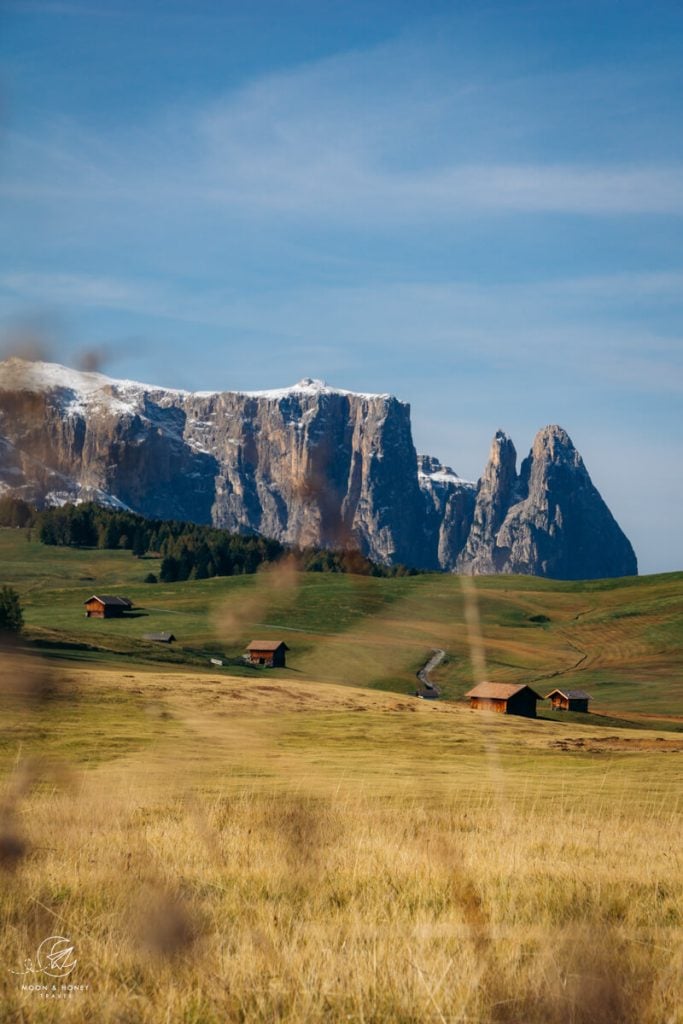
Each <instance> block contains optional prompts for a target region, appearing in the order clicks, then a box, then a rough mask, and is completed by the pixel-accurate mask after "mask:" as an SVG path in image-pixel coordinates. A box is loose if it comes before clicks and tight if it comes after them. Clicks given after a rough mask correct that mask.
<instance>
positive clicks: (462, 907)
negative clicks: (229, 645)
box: [0, 666, 683, 1024]
mask: <svg viewBox="0 0 683 1024" xmlns="http://www.w3.org/2000/svg"><path fill="white" fill-rule="evenodd" d="M23 670H26V666H24V667H23ZM21 671H22V668H21V666H19V667H17V668H16V670H15V671H14V672H13V678H17V679H18V678H20V675H21ZM48 671H49V673H50V681H51V684H52V686H51V689H52V695H51V696H50V697H49V698H47V699H44V700H42V701H33V702H31V701H30V700H29V701H26V700H24V701H23V702H19V704H18V705H16V706H15V708H14V710H13V711H12V713H11V714H10V715H9V716H7V715H5V716H3V719H2V724H3V728H4V730H5V732H6V731H7V728H8V726H9V727H10V728H11V727H12V726H14V727H17V726H18V725H19V724H21V725H22V726H23V728H24V733H23V734H22V736H21V749H19V750H18V749H17V747H18V744H17V742H16V740H17V739H18V737H17V736H16V735H15V736H14V738H13V740H12V742H10V743H9V744H8V745H7V746H6V747H5V748H4V749H2V750H0V767H1V768H2V769H3V772H7V769H8V768H9V769H10V770H11V768H12V765H13V764H15V763H17V765H18V766H17V768H16V769H15V770H14V772H13V773H12V774H10V775H9V779H8V781H7V783H6V786H5V791H4V798H3V808H2V814H0V850H1V849H2V841H3V829H4V830H5V834H7V833H9V835H13V836H17V835H18V836H19V837H20V838H21V840H22V841H23V842H25V843H26V849H25V853H24V855H23V856H22V857H21V858H20V860H19V863H18V864H17V865H15V869H14V871H13V873H11V874H8V873H7V872H3V870H2V868H3V865H2V864H1V863H0V958H1V959H2V961H3V962H4V963H6V964H8V965H12V968H14V965H17V967H18V966H19V965H20V964H22V962H23V960H24V958H25V957H26V956H28V955H31V953H32V952H33V951H34V950H35V948H36V946H37V945H38V943H39V942H40V941H42V939H43V938H44V937H45V936H46V935H48V934H54V932H55V930H56V931H57V933H60V934H61V933H64V934H66V935H69V936H70V937H71V941H73V942H75V943H76V946H77V955H78V957H79V964H78V967H77V971H76V972H74V977H73V980H74V982H75V983H77V984H89V985H90V990H89V991H88V992H86V993H85V994H82V995H80V996H79V997H78V999H74V1000H73V1001H72V1002H70V1003H68V1004H67V1003H65V1004H61V1005H59V1004H55V1003H40V1002H39V1001H38V1000H37V999H36V997H35V996H34V995H31V994H29V993H23V992H22V991H21V990H20V988H19V985H18V983H17V981H16V980H15V979H14V978H13V976H11V975H10V974H8V972H7V971H5V972H3V973H2V975H0V1005H2V1006H3V1007H4V1016H3V1017H2V1019H3V1021H7V1022H12V1024H20V1022H21V1024H23V1022H25V1021H27V1020H30V1021H36V1022H38V1021H41V1022H55V1024H56V1022H60V1021H69V1022H73V1024H76V1022H79V1024H84V1022H85V1024H120V1022H121V1021H130V1022H132V1021H135V1022H136V1024H156V1022H157V1021H158V1020H160V1019H163V1020H166V1021H169V1024H176V1022H177V1024H219V1022H220V1024H226V1022H235V1024H237V1022H240V1024H244V1022H245V1021H249V1022H255V1024H273V1022H282V1024H285V1022H286V1024H303V1022H304V1021H306V1022H308V1021H321V1022H322V1021H325V1022H329V1024H336V1022H337V1021H340V1020H349V1021H355V1022H362V1021H364V1022H366V1024H369V1022H373V1024H396V1022H398V1021H401V1022H403V1024H422V1022H423V1021H426V1020H437V1021H438V1020H449V1021H450V1020H466V1021H471V1022H477V1024H489V1022H491V1021H494V1022H497V1024H520V1022H524V1024H566V1022H567V1021H572V1022H574V1024H597V1022H598V1021H600V1022H601V1021H609V1022H610V1024H661V1022H663V1021H667V1022H671V1024H680V1022H681V1020H683V1017H681V1013H680V1011H681V1006H682V1005H683V1003H682V1002H681V999H682V998H683V993H682V992H681V975H680V972H679V970H678V963H679V959H680V956H681V945H680V939H681V924H682V918H681V906H682V905H683V902H682V900H683V890H682V888H681V870H680V868H681V858H680V850H679V849H678V844H677V843H676V839H675V837H676V836H677V835H678V833H679V831H680V785H679V779H680V766H679V761H680V758H681V756H683V738H681V737H679V736H673V735H672V734H671V733H669V734H666V733H664V732H656V731H641V732H633V731H632V730H623V729H614V730H610V732H609V735H608V734H607V731H606V730H605V729H601V728H597V727H595V726H593V725H591V724H589V723H586V722H585V721H584V722H583V723H580V724H574V725H572V726H571V727H570V728H567V726H566V725H564V724H558V723H555V722H547V721H540V722H530V721H528V720H523V719H518V720H515V719H507V718H504V717H502V716H497V715H486V714H481V713H477V712H473V711H470V710H468V709H466V708H464V707H462V706H461V705H457V704H449V703H447V702H442V703H439V704H428V703H425V702H419V701H414V700H410V701H409V700H407V699H406V698H403V697H401V696H399V695H395V694H389V693H382V692H378V691H376V690H375V691H371V690H362V689H356V688H352V687H348V686H339V685H335V684H320V683H314V682H308V681H303V682H301V681H298V682H297V683H296V685H289V684H288V683H287V682H286V681H285V678H284V677H279V678H276V677H275V674H268V675H262V676H261V677H259V678H258V679H257V680H256V681H255V682H254V683H253V685H251V686H250V687H249V690H248V694H247V693H246V692H245V686H244V684H243V682H242V680H240V679H226V678H222V677H220V676H217V675H215V674H207V673H201V672H198V671H196V670H193V671H189V672H181V671H178V670H177V669H174V670H170V671H165V670H162V669H158V670H157V671H150V670H149V669H147V670H142V671H141V670H138V669H131V670H130V671H124V670H121V669H120V668H118V667H114V668H109V669H106V668H102V667H92V666H91V667H83V666H81V667H75V668H74V667H64V668H62V669H61V670H55V669H54V668H53V669H49V670H48ZM289 678H290V682H294V678H295V677H294V676H291V677H289ZM79 709H80V711H81V712H82V713H83V714H84V716H85V717H84V718H83V720H82V723H81V724H82V728H81V731H80V742H78V737H77V732H76V730H75V728H74V725H73V723H74V720H75V719H74V716H75V715H77V714H78V713H79ZM98 709H99V711H98ZM98 715H99V718H98ZM31 732H33V735H32V734H31ZM70 739H71V740H73V741H74V742H72V743H70V742H69V740H70ZM35 754H41V755H42V757H41V759H40V760H36V759H35V756H34V755H35ZM20 755H21V756H20ZM27 755H29V756H30V760H28V761H27V760H26V757H27ZM3 816H4V817H3Z"/></svg>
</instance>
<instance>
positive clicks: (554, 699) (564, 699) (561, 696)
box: [544, 690, 592, 712]
mask: <svg viewBox="0 0 683 1024" xmlns="http://www.w3.org/2000/svg"><path fill="white" fill-rule="evenodd" d="M544 699H545V700H549V701H550V702H551V704H552V706H553V711H586V712H587V711H588V701H589V700H592V698H591V697H590V695H589V694H587V693H586V691H585V690H551V691H550V693H547V694H546V695H545V698H544Z"/></svg>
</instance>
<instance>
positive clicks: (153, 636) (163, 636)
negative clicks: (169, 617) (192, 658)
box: [142, 633, 175, 644]
mask: <svg viewBox="0 0 683 1024" xmlns="http://www.w3.org/2000/svg"><path fill="white" fill-rule="evenodd" d="M142 639H143V640H152V641H153V642H154V643H157V644H172V643H175V637H174V636H173V633H145V634H144V636H143V638H142Z"/></svg>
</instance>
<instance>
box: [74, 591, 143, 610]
mask: <svg viewBox="0 0 683 1024" xmlns="http://www.w3.org/2000/svg"><path fill="white" fill-rule="evenodd" d="M90 601H99V602H100V604H104V605H110V606H113V607H114V608H132V607H133V602H132V601H129V600H128V598H127V597H114V596H113V594H93V595H92V597H89V598H88V600H87V601H84V602H83V604H89V603H90Z"/></svg>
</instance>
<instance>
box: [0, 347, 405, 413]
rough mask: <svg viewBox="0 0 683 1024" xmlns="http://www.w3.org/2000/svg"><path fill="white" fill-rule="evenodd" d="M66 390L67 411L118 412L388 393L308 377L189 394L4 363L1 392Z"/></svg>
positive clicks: (55, 367)
mask: <svg viewBox="0 0 683 1024" xmlns="http://www.w3.org/2000/svg"><path fill="white" fill-rule="evenodd" d="M53 389H55V390H56V389H64V390H68V391H71V392H73V393H74V394H73V398H72V399H71V402H70V403H69V404H68V406H67V407H66V408H67V411H70V412H77V411H82V407H84V406H88V405H93V404H115V405H116V411H118V412H125V411H127V410H128V411H131V412H133V411H135V409H136V407H137V406H138V405H139V403H140V402H141V400H142V398H143V397H144V395H150V394H151V395H168V396H175V397H178V398H191V397H196V398H208V397H211V396H213V395H220V394H227V395H229V394H233V395H245V396H246V397H247V398H264V399H266V400H268V399H273V400H279V399H282V398H291V397H294V396H315V395H344V396H347V397H350V398H353V397H355V398H360V399H367V400H372V399H383V400H387V399H389V398H391V397H392V396H391V395H390V394H388V393H384V394H371V393H365V392H356V391H347V390H345V389H344V388H335V387H332V386H330V385H329V384H327V383H326V381H324V380H319V379H316V378H314V377H304V378H302V380H300V381H298V382H297V383H296V384H292V385H290V386H289V387H284V388H268V389H266V390H264V391H245V390H240V389H239V388H235V389H233V388H224V389H222V390H216V389H214V390H209V391H188V390H185V389H183V388H168V387H161V386H159V385H155V384H143V383H142V382H141V381H136V380H119V379H117V378H115V377H108V376H107V375H106V374H104V373H99V372H95V371H92V370H74V369H71V368H70V367H67V366H63V365H61V364H60V363H47V362H42V361H39V360H37V361H29V360H25V359H20V358H19V357H16V356H14V357H12V358H10V359H7V360H5V361H4V362H1V363H0V390H2V391H48V390H53Z"/></svg>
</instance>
